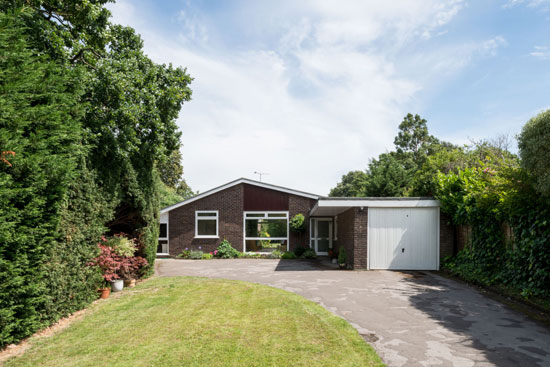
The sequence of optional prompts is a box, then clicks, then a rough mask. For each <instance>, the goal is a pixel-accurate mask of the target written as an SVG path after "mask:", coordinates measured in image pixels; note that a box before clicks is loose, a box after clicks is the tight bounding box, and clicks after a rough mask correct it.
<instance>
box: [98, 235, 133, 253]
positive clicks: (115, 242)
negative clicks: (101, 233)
mask: <svg viewBox="0 0 550 367" xmlns="http://www.w3.org/2000/svg"><path fill="white" fill-rule="evenodd" d="M102 239H105V238H104V237H103V238H102ZM105 245H107V246H109V247H110V248H112V249H113V250H114V252H115V253H116V254H117V255H120V256H125V257H131V256H134V254H135V253H136V250H137V248H136V244H135V242H134V240H133V239H128V238H127V237H126V236H125V234H124V233H117V234H115V235H114V236H113V237H111V238H109V239H108V240H106V241H105Z"/></svg>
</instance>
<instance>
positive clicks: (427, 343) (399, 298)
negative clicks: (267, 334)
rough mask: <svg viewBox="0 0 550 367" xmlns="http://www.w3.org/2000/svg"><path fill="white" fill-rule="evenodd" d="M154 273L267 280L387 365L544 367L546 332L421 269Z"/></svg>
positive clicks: (226, 263) (214, 263) (196, 265)
mask: <svg viewBox="0 0 550 367" xmlns="http://www.w3.org/2000/svg"><path fill="white" fill-rule="evenodd" d="M157 274H159V275H160V276H178V275H191V276H203V277H212V278H226V279H238V280H245V281H250V282H256V283H262V284H267V285H270V286H274V287H277V288H282V289H286V290H288V291H291V292H295V293H297V294H300V295H302V296H304V297H306V298H308V299H310V300H312V301H315V302H317V303H319V304H321V305H322V306H323V307H325V308H327V309H328V310H330V311H332V312H333V313H335V314H337V315H340V316H342V317H343V318H345V319H346V320H348V321H349V322H350V323H351V324H352V325H353V326H354V327H355V328H356V329H357V330H359V333H360V334H361V335H362V336H363V337H364V338H365V339H366V340H367V341H368V342H369V343H371V344H372V345H373V346H374V347H375V348H376V350H377V352H378V354H379V355H380V356H381V357H382V359H383V360H384V361H385V362H386V363H387V364H388V365H389V366H407V367H408V366H550V330H549V329H548V328H545V327H543V326H540V325H538V324H536V323H534V322H532V321H530V320H529V319H527V318H526V317H524V316H523V315H521V314H519V313H517V312H515V311H512V310H510V309H508V308H507V307H506V306H504V305H502V304H501V303H499V302H497V301H494V300H492V299H489V298H487V297H485V296H483V295H482V294H481V293H479V292H477V291H476V290H474V289H472V288H470V287H468V286H465V285H463V284H460V283H457V282H454V281H452V280H449V279H446V278H442V277H440V276H437V275H435V274H432V273H427V272H407V273H404V272H393V271H339V270H333V269H331V268H329V267H326V266H325V267H323V266H322V265H319V264H317V263H315V262H311V263H308V262H305V261H295V260H257V259H237V260H211V261H200V260H199V261H193V260H172V259H168V260H157Z"/></svg>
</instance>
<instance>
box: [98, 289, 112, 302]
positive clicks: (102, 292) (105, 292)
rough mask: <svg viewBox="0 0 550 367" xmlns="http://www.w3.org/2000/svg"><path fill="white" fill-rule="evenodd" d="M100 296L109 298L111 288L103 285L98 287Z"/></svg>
mask: <svg viewBox="0 0 550 367" xmlns="http://www.w3.org/2000/svg"><path fill="white" fill-rule="evenodd" d="M98 293H99V298H101V299H106V298H109V295H110V294H111V288H109V287H103V288H99V289H98Z"/></svg>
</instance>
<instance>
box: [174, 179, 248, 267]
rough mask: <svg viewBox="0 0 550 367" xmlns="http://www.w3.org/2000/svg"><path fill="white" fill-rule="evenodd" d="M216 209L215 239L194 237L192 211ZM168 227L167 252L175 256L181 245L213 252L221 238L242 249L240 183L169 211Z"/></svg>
mask: <svg viewBox="0 0 550 367" xmlns="http://www.w3.org/2000/svg"><path fill="white" fill-rule="evenodd" d="M196 210H218V212H219V213H218V215H219V219H218V234H219V238H195V211H196ZM168 230H169V237H170V243H169V247H170V255H173V256H175V255H178V254H179V253H181V251H183V250H184V249H185V248H189V249H190V250H191V249H193V250H196V249H198V247H199V246H201V247H202V250H203V251H205V252H210V251H214V250H215V249H216V248H217V247H218V245H219V244H220V242H221V241H222V240H223V239H224V237H225V238H227V240H228V241H229V242H231V244H232V245H233V247H234V248H236V249H237V250H239V251H242V250H243V185H237V186H233V187H230V188H228V189H226V190H223V191H220V192H217V193H215V194H212V195H209V196H207V197H205V198H202V199H199V200H197V201H194V202H192V203H189V204H187V205H183V206H181V207H179V208H176V209H173V210H171V211H170V212H169V219H168Z"/></svg>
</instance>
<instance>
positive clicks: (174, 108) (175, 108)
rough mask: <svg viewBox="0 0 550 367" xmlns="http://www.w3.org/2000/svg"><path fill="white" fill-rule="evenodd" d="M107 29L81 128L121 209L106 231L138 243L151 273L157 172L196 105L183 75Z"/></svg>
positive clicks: (127, 31) (130, 33) (133, 38)
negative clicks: (182, 114)
mask: <svg viewBox="0 0 550 367" xmlns="http://www.w3.org/2000/svg"><path fill="white" fill-rule="evenodd" d="M109 29H110V34H111V39H110V41H109V43H108V47H107V49H106V50H104V54H105V55H104V56H103V57H102V58H101V59H99V60H98V61H97V63H96V65H95V68H94V69H93V71H92V75H93V78H91V79H89V80H88V81H87V85H88V88H87V90H86V94H85V98H86V99H87V100H89V101H90V104H91V105H92V106H93V108H90V109H88V110H87V113H86V115H85V117H84V119H83V125H84V126H85V127H86V128H87V130H88V131H89V132H90V134H89V135H88V136H89V143H90V144H91V145H92V146H93V147H94V148H93V149H91V150H90V155H89V157H90V162H91V164H92V165H93V168H94V169H95V170H96V171H97V173H98V177H99V179H100V180H101V181H102V183H103V185H104V186H105V187H106V188H107V192H108V193H110V195H111V201H113V202H116V203H117V206H116V211H115V218H114V220H113V221H112V222H110V223H109V224H108V226H109V228H110V230H111V231H112V232H115V233H116V232H125V233H128V234H130V235H131V236H133V237H135V238H138V239H139V243H140V248H139V253H138V254H139V255H140V256H142V257H144V258H146V259H147V261H148V263H149V264H151V266H152V264H153V263H154V260H155V254H156V248H157V237H158V233H157V232H158V223H157V221H158V212H159V208H160V204H159V191H158V188H159V185H158V184H157V180H158V179H159V178H158V175H157V173H156V169H155V166H156V164H157V162H162V161H163V160H168V157H170V155H171V154H173V152H174V151H176V150H178V149H179V146H180V136H181V133H180V132H178V126H177V124H176V118H177V116H178V113H179V110H180V108H181V106H182V104H183V102H184V101H188V100H190V98H191V90H190V89H189V87H188V85H189V83H190V82H191V80H192V79H191V77H190V76H189V75H188V74H187V72H186V70H185V69H182V68H174V67H172V66H171V65H168V66H166V65H157V64H155V63H153V62H152V61H151V60H150V59H149V58H148V57H147V56H146V55H145V54H144V53H143V42H142V40H141V38H140V37H139V35H137V34H136V33H135V32H134V30H133V29H132V28H130V27H122V26H118V25H112V26H110V28H109ZM150 269H152V268H150Z"/></svg>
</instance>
